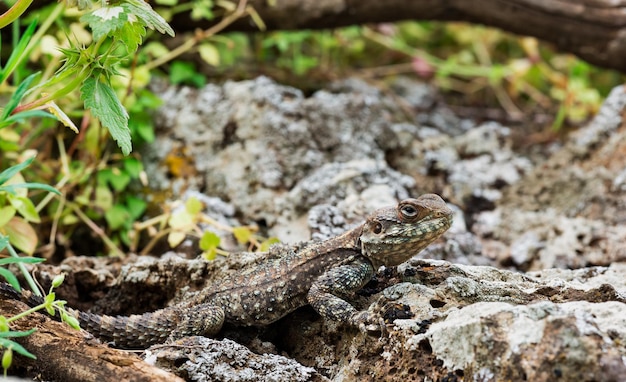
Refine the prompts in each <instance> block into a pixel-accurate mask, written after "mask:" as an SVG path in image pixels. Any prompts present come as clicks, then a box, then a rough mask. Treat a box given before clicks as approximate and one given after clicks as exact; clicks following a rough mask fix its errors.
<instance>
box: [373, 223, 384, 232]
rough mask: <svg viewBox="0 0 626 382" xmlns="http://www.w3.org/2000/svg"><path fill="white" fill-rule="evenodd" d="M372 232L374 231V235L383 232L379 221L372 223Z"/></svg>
mask: <svg viewBox="0 0 626 382" xmlns="http://www.w3.org/2000/svg"><path fill="white" fill-rule="evenodd" d="M372 232H374V233H375V234H376V235H378V234H379V233H381V232H383V225H382V224H380V223H376V224H374V227H373V228H372Z"/></svg>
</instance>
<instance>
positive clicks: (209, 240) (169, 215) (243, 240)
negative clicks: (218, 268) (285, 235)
mask: <svg viewBox="0 0 626 382" xmlns="http://www.w3.org/2000/svg"><path fill="white" fill-rule="evenodd" d="M177 207H178V206H176V205H175V206H174V210H173V211H166V212H165V213H163V214H161V215H159V216H156V217H153V218H151V219H149V220H146V221H144V222H141V223H136V224H135V227H134V229H135V230H134V233H133V237H135V238H137V239H138V238H139V236H140V233H141V232H142V231H148V232H149V233H150V236H151V239H150V242H149V243H148V244H147V245H146V246H144V249H143V251H142V253H147V252H148V251H150V249H152V247H153V246H154V245H155V244H156V243H157V242H158V241H159V240H160V239H162V238H167V243H168V245H169V246H170V248H175V247H176V246H178V245H179V244H181V243H182V242H183V240H185V238H187V237H188V236H191V237H195V238H196V239H198V240H199V246H200V249H201V250H202V256H203V257H204V258H205V259H207V260H213V259H215V257H216V256H217V255H222V256H227V255H228V252H227V251H225V250H223V249H220V244H221V238H220V236H219V235H217V234H216V233H215V232H212V231H210V230H206V229H205V228H203V225H210V226H213V227H215V228H216V229H219V230H221V231H226V232H230V233H231V234H232V235H233V236H234V237H235V239H236V240H237V242H238V243H239V244H241V245H248V249H249V250H255V249H256V250H259V251H267V250H268V249H269V247H270V246H271V245H272V244H274V243H277V242H278V239H277V238H275V237H270V238H268V239H263V238H261V237H259V236H257V235H256V234H255V231H256V227H254V226H238V227H229V226H225V225H223V224H220V223H219V222H217V221H216V220H214V219H212V218H211V217H210V216H208V215H206V214H205V213H203V212H202V210H203V208H204V205H203V204H202V202H201V201H200V200H198V199H196V198H194V197H190V198H188V199H187V200H186V201H185V204H184V206H182V208H177ZM155 228H156V229H155ZM134 246H135V247H136V244H135V245H134Z"/></svg>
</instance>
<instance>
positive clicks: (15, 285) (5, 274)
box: [0, 268, 22, 292]
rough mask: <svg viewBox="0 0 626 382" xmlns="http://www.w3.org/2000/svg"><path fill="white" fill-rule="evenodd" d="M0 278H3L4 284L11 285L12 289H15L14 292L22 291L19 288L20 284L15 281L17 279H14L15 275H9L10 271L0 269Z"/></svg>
mask: <svg viewBox="0 0 626 382" xmlns="http://www.w3.org/2000/svg"><path fill="white" fill-rule="evenodd" d="M0 276H2V277H4V279H5V280H6V282H8V283H9V284H11V286H12V287H13V289H15V290H16V291H18V292H19V291H20V290H22V288H21V287H20V282H19V281H17V277H15V275H14V274H13V273H11V271H9V270H8V269H6V268H0Z"/></svg>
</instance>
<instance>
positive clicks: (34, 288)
mask: <svg viewBox="0 0 626 382" xmlns="http://www.w3.org/2000/svg"><path fill="white" fill-rule="evenodd" d="M7 250H8V251H9V254H10V255H11V257H13V258H16V259H19V258H20V257H19V256H18V254H17V252H15V249H13V246H12V245H11V243H9V245H7ZM17 267H18V268H19V269H20V272H22V274H23V275H24V278H25V279H26V282H27V283H28V286H29V287H30V289H31V290H32V291H33V293H34V294H36V295H37V296H41V292H40V291H39V288H38V287H37V284H36V283H35V280H33V278H32V276H31V275H30V273H28V269H26V267H25V266H24V264H22V263H20V262H18V263H17Z"/></svg>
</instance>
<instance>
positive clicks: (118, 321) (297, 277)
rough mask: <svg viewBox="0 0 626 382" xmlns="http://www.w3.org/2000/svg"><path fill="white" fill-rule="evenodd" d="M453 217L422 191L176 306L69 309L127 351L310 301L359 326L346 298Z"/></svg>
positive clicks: (282, 249)
mask: <svg viewBox="0 0 626 382" xmlns="http://www.w3.org/2000/svg"><path fill="white" fill-rule="evenodd" d="M452 217H453V212H452V210H451V209H450V208H449V207H448V206H447V205H446V203H445V202H444V201H443V199H441V197H439V196H438V195H435V194H424V195H422V196H420V197H418V198H416V199H413V198H410V199H405V200H402V201H401V202H399V203H398V204H397V205H396V206H391V207H385V208H380V209H378V210H376V211H374V212H373V213H371V214H370V215H369V216H368V217H367V219H366V220H365V222H364V223H362V224H360V225H358V226H356V227H355V228H353V229H351V230H348V231H346V232H345V233H343V234H341V235H339V236H336V237H333V238H330V239H328V240H325V241H321V242H309V243H305V244H303V245H301V246H288V245H275V246H273V247H272V248H270V252H269V253H268V254H267V255H268V256H267V257H266V260H264V261H261V262H259V263H257V264H254V266H253V267H248V268H245V267H244V269H243V270H241V271H240V272H238V273H237V274H235V275H233V276H229V277H227V278H225V279H223V280H222V281H221V282H220V285H217V286H211V287H208V288H204V289H203V290H201V291H200V292H199V293H198V294H196V295H195V296H193V298H191V299H190V300H188V301H185V302H181V303H179V304H177V305H173V306H170V307H166V308H163V309H160V310H156V311H153V312H148V313H144V314H135V315H130V316H115V317H113V316H107V315H97V314H93V313H88V312H82V311H79V310H74V309H71V308H67V311H68V312H69V313H70V314H72V315H73V316H74V317H76V318H77V319H78V321H79V323H80V326H81V328H84V329H86V330H87V331H88V332H90V333H91V334H93V335H94V336H96V337H98V338H100V339H101V340H103V341H106V342H107V343H109V344H111V345H112V346H114V347H119V348H126V349H137V348H147V347H149V346H152V345H154V344H160V343H166V342H171V341H174V340H177V339H180V338H183V337H188V336H193V335H204V336H209V337H210V336H214V335H215V334H217V333H218V332H219V331H220V330H221V328H222V325H223V324H224V323H225V322H228V323H230V324H234V325H239V326H260V325H266V324H270V323H272V322H275V321H277V320H279V319H280V318H282V317H284V316H285V315H287V314H289V313H291V312H292V311H294V310H296V309H297V308H300V307H302V306H305V305H307V304H310V305H311V306H312V307H313V308H314V309H315V310H316V311H317V312H318V313H319V314H320V315H321V316H322V317H323V318H324V319H326V320H332V321H339V322H343V323H347V324H349V325H353V326H357V327H361V328H362V327H363V325H364V324H365V323H367V322H371V321H368V320H371V318H370V317H369V316H368V314H367V312H358V311H357V310H356V309H355V308H354V307H353V306H352V305H351V304H350V303H349V302H347V301H346V300H345V299H346V298H347V296H348V295H350V294H351V293H353V292H356V291H358V290H359V289H361V288H362V287H363V286H364V285H365V284H366V283H367V282H369V281H370V280H371V279H372V277H373V275H374V273H375V271H376V270H377V269H378V268H379V267H380V266H382V265H385V266H395V265H399V264H401V263H403V262H404V261H406V260H408V259H410V258H411V257H413V256H414V255H416V254H417V253H418V252H420V251H421V250H423V249H424V248H426V247H427V246H428V245H429V244H430V243H432V242H433V241H434V240H436V239H437V238H438V237H439V236H441V235H442V234H443V233H444V232H445V231H446V230H448V228H449V227H450V226H451V224H452ZM272 252H273V253H272ZM8 288H11V287H10V286H8V284H4V285H3V286H2V287H1V288H0V292H2V293H1V294H4V295H5V296H6V295H7V289H8ZM11 289H12V288H11ZM25 293H26V294H28V293H27V292H22V293H21V294H19V295H18V296H17V297H16V296H15V295H14V296H12V297H13V298H21V299H22V300H24V301H25V302H26V303H27V304H29V305H31V306H32V305H35V304H38V303H39V302H38V300H39V299H40V298H37V297H36V296H34V295H32V294H29V296H28V298H26V297H24V294H25ZM14 294H17V292H15V293H14ZM57 315H58V314H57Z"/></svg>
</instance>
